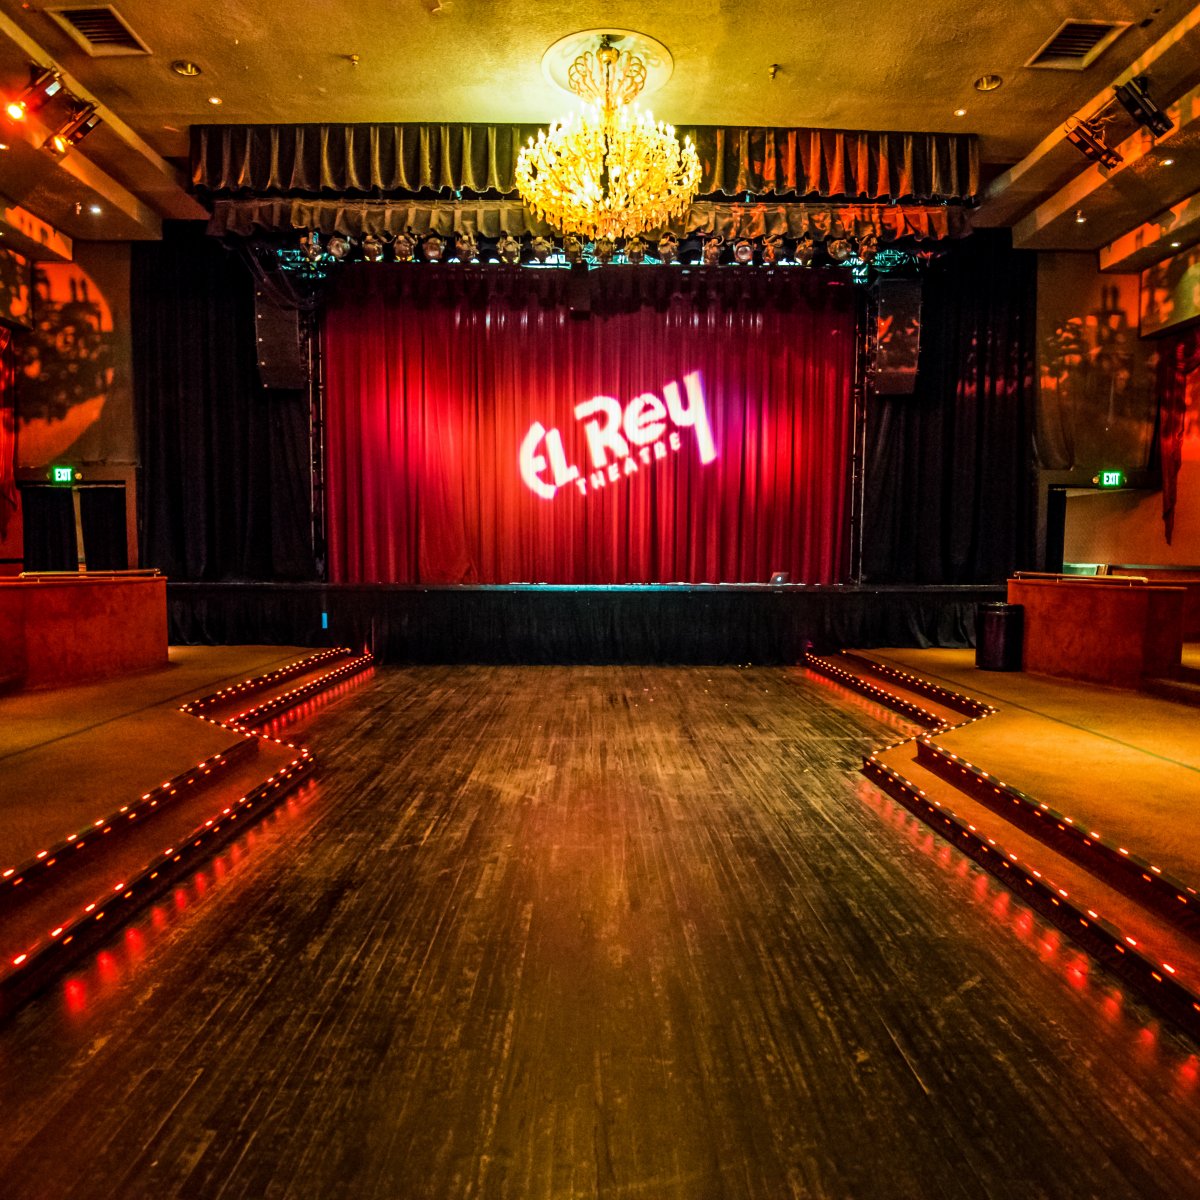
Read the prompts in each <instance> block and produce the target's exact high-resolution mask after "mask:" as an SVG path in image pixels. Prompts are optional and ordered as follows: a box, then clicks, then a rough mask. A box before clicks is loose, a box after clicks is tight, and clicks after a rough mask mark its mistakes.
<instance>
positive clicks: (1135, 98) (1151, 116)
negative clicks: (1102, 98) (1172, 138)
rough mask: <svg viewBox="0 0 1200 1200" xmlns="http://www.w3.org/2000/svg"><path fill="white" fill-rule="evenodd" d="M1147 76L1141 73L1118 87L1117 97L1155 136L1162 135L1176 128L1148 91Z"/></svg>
mask: <svg viewBox="0 0 1200 1200" xmlns="http://www.w3.org/2000/svg"><path fill="white" fill-rule="evenodd" d="M1146 82H1147V81H1146V76H1145V75H1139V76H1138V77H1137V78H1136V79H1131V80H1130V81H1129V82H1128V83H1123V84H1122V85H1121V86H1120V87H1119V88H1117V99H1118V100H1119V101H1120V102H1121V104H1122V106H1123V107H1124V109H1125V111H1126V112H1127V113H1128V114H1129V115H1130V116H1131V117H1132V118H1133V119H1134V120H1135V121H1136V122H1137V123H1138V124H1139V125H1141V126H1142V128H1143V129H1148V130H1149V131H1150V132H1151V134H1152V135H1153V136H1154V137H1162V136H1163V135H1164V134H1168V133H1170V132H1171V130H1172V129H1173V128H1174V126H1173V125H1172V124H1171V118H1170V117H1168V116H1167V114H1166V113H1165V112H1163V110H1162V109H1161V108H1159V107H1158V105H1157V104H1155V103H1154V101H1153V100H1151V99H1150V95H1149V93H1148V92H1147V91H1146Z"/></svg>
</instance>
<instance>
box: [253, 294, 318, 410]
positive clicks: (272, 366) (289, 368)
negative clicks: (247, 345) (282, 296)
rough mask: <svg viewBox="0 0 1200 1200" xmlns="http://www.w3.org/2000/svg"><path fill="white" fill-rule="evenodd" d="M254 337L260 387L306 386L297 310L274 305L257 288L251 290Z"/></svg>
mask: <svg viewBox="0 0 1200 1200" xmlns="http://www.w3.org/2000/svg"><path fill="white" fill-rule="evenodd" d="M254 336H255V338H256V339H257V341H256V345H257V348H258V374H259V378H260V379H261V380H262V381H263V386H264V387H269V388H292V389H299V388H303V387H304V386H306V384H307V382H308V380H307V378H306V376H307V371H306V369H305V367H306V364H305V359H304V339H303V338H302V337H301V334H300V313H299V312H298V311H297V310H296V309H294V308H285V307H283V306H282V305H280V304H276V303H275V301H274V300H272V299H271V297H270V296H268V295H266V294H265V293H263V292H261V291H257V290H256V291H255V293H254Z"/></svg>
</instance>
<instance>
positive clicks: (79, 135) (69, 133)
mask: <svg viewBox="0 0 1200 1200" xmlns="http://www.w3.org/2000/svg"><path fill="white" fill-rule="evenodd" d="M99 124H100V114H99V113H98V112H96V106H95V105H94V104H80V105H77V106H76V108H75V110H74V111H73V112H72V113H71V115H70V116H69V117H68V118H67V120H66V121H65V122H64V123H63V124H62V125H60V126H59V128H58V129H56V130H55V131H54V132H53V133H52V134H51V135H50V136H49V137H48V138H47V139H46V140H45V141H44V142H43V143H42V149H43V150H48V151H49V152H50V153H51V154H53V155H55V156H56V157H57V158H62V157H63V155H64V154H66V153H67V152H68V151H69V150H70V149H71V147H72V146H77V145H78V144H79V143H80V142H82V141H83V139H84V138H85V137H87V135H88V134H89V133H91V132H92V130H93V129H95V128H96V126H97V125H99Z"/></svg>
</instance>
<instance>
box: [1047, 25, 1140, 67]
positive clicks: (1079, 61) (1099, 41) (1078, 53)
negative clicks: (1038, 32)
mask: <svg viewBox="0 0 1200 1200" xmlns="http://www.w3.org/2000/svg"><path fill="white" fill-rule="evenodd" d="M1128 28H1129V22H1128V21H1064V22H1063V23H1062V24H1061V25H1060V26H1059V27H1058V29H1057V30H1056V31H1055V33H1054V34H1053V36H1052V37H1051V38H1050V40H1049V41H1047V42H1046V44H1045V45H1044V46H1042V48H1041V49H1040V50H1039V51H1038V52H1037V53H1036V54H1035V55H1034V56H1033V57H1032V58H1031V59H1030V60H1029V61H1028V62H1027V63H1026V64H1025V65H1026V66H1027V67H1044V68H1046V69H1048V70H1051V71H1082V70H1084V69H1085V68H1086V67H1090V66H1091V65H1092V63H1094V62H1095V61H1096V59H1098V58H1099V57H1100V55H1101V54H1103V53H1104V51H1105V50H1107V49H1108V48H1109V46H1111V45H1112V44H1113V42H1115V41H1116V40H1117V38H1119V37H1120V36H1121V34H1123V33H1124V32H1125V30H1127V29H1128Z"/></svg>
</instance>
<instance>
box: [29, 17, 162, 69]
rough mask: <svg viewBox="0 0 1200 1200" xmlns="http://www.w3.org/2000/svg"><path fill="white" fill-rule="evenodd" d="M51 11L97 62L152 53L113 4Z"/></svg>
mask: <svg viewBox="0 0 1200 1200" xmlns="http://www.w3.org/2000/svg"><path fill="white" fill-rule="evenodd" d="M48 11H49V13H50V15H51V16H52V17H53V18H54V19H55V20H56V21H57V22H58V23H59V24H60V25H61V26H62V27H63V29H65V30H66V31H67V33H68V34H70V35H71V37H72V38H74V40H75V41H77V42H78V43H79V44H80V45H81V46H82V47H83V48H84V49H85V50H86V51H87V52H88V53H89V54H90V55H92V56H93V57H94V58H108V57H112V56H115V55H118V54H149V53H150V47H149V46H147V45H146V43H145V42H143V41H142V39H141V38H140V37H138V35H137V34H136V33H134V32H133V30H132V29H130V28H129V26H128V25H126V24H125V18H124V17H122V16H121V14H120V13H119V12H117V10H116V9H115V8H113V6H112V5H111V4H106V5H104V6H103V7H96V6H91V7H88V8H52V9H49V10H48Z"/></svg>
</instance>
